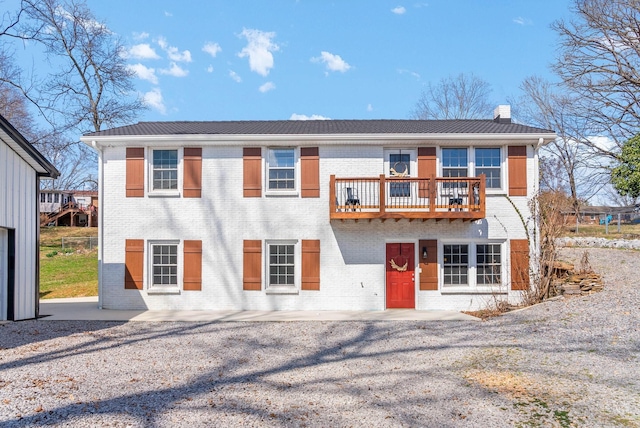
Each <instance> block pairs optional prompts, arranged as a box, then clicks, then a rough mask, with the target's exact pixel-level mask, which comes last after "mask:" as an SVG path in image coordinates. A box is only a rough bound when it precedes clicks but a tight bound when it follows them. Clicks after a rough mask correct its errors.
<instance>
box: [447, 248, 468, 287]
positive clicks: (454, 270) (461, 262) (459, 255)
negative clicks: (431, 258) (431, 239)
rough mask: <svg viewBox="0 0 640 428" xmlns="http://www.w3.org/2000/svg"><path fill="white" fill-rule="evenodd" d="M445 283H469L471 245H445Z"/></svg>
mask: <svg viewBox="0 0 640 428" xmlns="http://www.w3.org/2000/svg"><path fill="white" fill-rule="evenodd" d="M443 253H444V269H443V270H444V284H445V285H466V284H468V277H467V275H468V271H469V246H468V245H445V246H444V251H443Z"/></svg>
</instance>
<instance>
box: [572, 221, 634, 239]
mask: <svg viewBox="0 0 640 428" xmlns="http://www.w3.org/2000/svg"><path fill="white" fill-rule="evenodd" d="M607 232H608V233H607ZM563 235H564V236H568V237H572V236H589V237H591V236H596V237H602V238H608V239H618V238H622V239H640V224H625V223H623V224H621V225H620V232H618V222H617V221H615V219H614V220H613V221H612V222H611V223H609V227H608V230H607V228H606V227H605V226H604V225H600V224H592V225H582V224H581V225H579V226H578V231H577V232H576V225H575V224H573V225H567V226H565V228H564V234H563Z"/></svg>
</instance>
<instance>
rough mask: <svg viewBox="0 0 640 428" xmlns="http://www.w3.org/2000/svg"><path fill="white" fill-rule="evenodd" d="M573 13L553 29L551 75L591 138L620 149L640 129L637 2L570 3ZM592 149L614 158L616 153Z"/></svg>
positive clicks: (580, 0)
mask: <svg viewBox="0 0 640 428" xmlns="http://www.w3.org/2000/svg"><path fill="white" fill-rule="evenodd" d="M572 9H573V12H574V13H575V14H576V18H575V19H574V20H572V21H570V22H565V21H563V20H560V21H557V22H555V23H554V24H553V26H552V27H553V28H554V29H555V31H556V32H557V33H558V34H559V36H560V46H559V48H560V49H559V52H560V55H559V57H558V61H557V62H556V64H555V66H554V69H555V71H556V72H557V74H558V75H559V76H560V77H561V78H562V79H563V81H564V84H565V85H566V86H567V88H569V89H570V90H571V91H573V92H574V93H575V97H574V98H573V102H574V106H575V108H576V109H577V110H579V111H580V115H581V116H582V117H584V118H589V119H590V120H591V123H592V126H594V131H595V132H593V133H592V134H591V135H603V134H605V135H607V136H609V137H611V138H612V139H614V140H615V141H616V143H617V144H618V146H619V147H621V146H622V144H623V143H624V141H626V140H627V139H628V138H630V137H631V136H633V135H635V133H636V132H637V130H638V128H639V127H640V2H638V1H635V0H634V1H629V0H574V4H573V8H572ZM586 142H587V143H589V140H586ZM591 145H592V147H593V148H594V150H598V151H600V152H602V153H604V154H606V155H608V156H611V157H616V153H617V149H616V148H614V149H610V148H603V147H600V146H598V145H597V144H591Z"/></svg>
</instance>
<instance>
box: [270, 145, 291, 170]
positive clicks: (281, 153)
mask: <svg viewBox="0 0 640 428" xmlns="http://www.w3.org/2000/svg"><path fill="white" fill-rule="evenodd" d="M293 162H294V150H293V149H271V150H270V151H269V166H270V167H279V168H293Z"/></svg>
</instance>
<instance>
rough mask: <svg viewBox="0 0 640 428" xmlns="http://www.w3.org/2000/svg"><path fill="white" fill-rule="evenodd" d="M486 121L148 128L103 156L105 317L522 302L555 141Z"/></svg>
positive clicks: (115, 140) (549, 135)
mask: <svg viewBox="0 0 640 428" xmlns="http://www.w3.org/2000/svg"><path fill="white" fill-rule="evenodd" d="M496 112H497V116H496V119H495V120H445V121H417V120H329V121H240V122H147V123H138V124H135V125H131V126H124V127H120V128H115V129H110V130H105V131H100V132H96V133H92V134H88V135H85V136H83V137H82V141H84V142H85V143H87V144H89V145H91V146H92V147H94V148H95V149H96V150H97V151H98V154H99V168H100V170H99V176H100V188H99V192H100V194H99V198H100V200H101V204H100V216H101V218H100V219H99V225H100V226H99V235H100V248H99V263H100V305H101V307H102V308H107V309H145V308H148V309H156V310H159V309H196V310H223V309H235V310H338V309H342V310H349V309H352V310H383V309H386V308H394V307H410V308H416V309H419V310H426V309H455V310H467V309H474V308H479V307H481V306H483V305H484V304H485V303H486V302H487V301H488V300H490V299H492V298H493V297H494V296H496V295H497V296H499V297H500V298H505V299H506V298H508V299H510V300H512V301H516V300H518V299H519V297H520V296H521V293H522V291H521V290H522V289H524V288H527V287H529V269H528V257H529V255H530V253H535V252H536V251H537V249H536V246H535V244H534V243H533V242H534V239H532V238H533V235H534V233H533V231H534V230H535V227H536V225H535V224H534V221H533V218H532V215H531V212H530V208H529V203H530V201H531V198H532V197H533V196H534V195H535V194H536V192H537V190H538V182H537V177H538V149H539V147H540V146H541V145H543V144H546V143H548V142H549V141H551V140H553V139H554V138H555V134H554V133H553V132H552V131H549V130H544V129H538V128H532V127H528V126H524V125H519V124H515V123H511V120H510V117H509V109H508V106H506V108H505V106H502V107H501V109H496Z"/></svg>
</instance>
